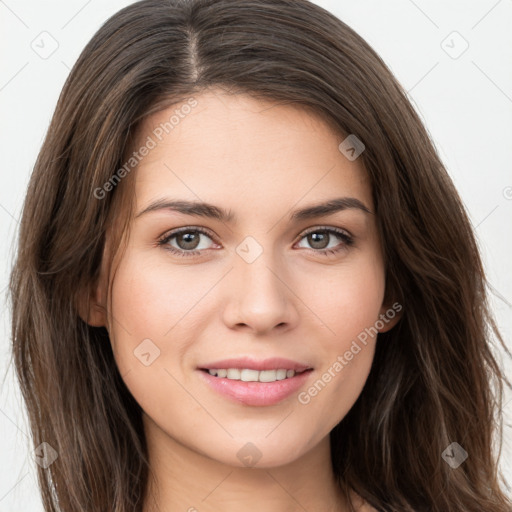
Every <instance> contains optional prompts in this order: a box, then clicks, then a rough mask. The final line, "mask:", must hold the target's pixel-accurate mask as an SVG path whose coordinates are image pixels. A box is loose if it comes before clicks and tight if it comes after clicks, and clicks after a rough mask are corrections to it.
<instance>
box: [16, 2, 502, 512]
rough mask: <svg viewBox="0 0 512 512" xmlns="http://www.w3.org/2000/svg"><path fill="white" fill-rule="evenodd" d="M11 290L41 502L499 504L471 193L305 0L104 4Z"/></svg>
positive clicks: (53, 506) (496, 510)
mask: <svg viewBox="0 0 512 512" xmlns="http://www.w3.org/2000/svg"><path fill="white" fill-rule="evenodd" d="M194 238H195V239H194ZM325 242H327V244H325ZM189 244H190V245H189ZM205 244H206V245H205ZM11 295H12V303H13V352H14V358H15V364H16V369H17V374H18V377H19V380H20V383H21V388H22V391H23V394H24V397H25V400H26V402H27V406H28V411H29V416H30V421H31V428H32V432H33V435H34V441H35V447H37V449H38V450H39V451H40V452H41V453H42V458H43V463H42V464H40V469H39V478H40V486H41V491H42V496H43V500H44V505H45V508H46V510H48V511H50V510H65V511H66V512H68V511H75V510H76V511H78V510H80V511H83V510H95V511H96V510H115V511H116V512H125V511H128V510H130V511H132V510H137V511H143V512H150V511H153V510H159V511H161V512H166V511H171V510H172V511H174V510H189V511H193V510H198V511H203V510H224V511H228V512H229V511H230V510H232V509H235V508H237V509H240V508H243V509H244V510H248V511H250V510H266V511H284V510H308V511H326V510H337V511H343V512H345V511H354V510H359V511H368V510H379V511H404V512H405V511H439V512H441V511H442V512H451V511H463V510H464V511H475V512H476V511H479V512H480V511H482V510H485V511H492V512H504V511H510V510H511V502H510V500H509V498H508V497H507V496H506V495H505V493H504V491H503V490H502V489H501V487H500V485H501V484H500V481H499V475H498V465H497V460H496V457H495V454H494V453H493V452H492V440H493V434H494V429H495V427H496V425H495V419H494V415H495V413H496V412H497V411H498V410H499V409H500V406H501V400H502V395H501V394H502V385H503V384H502V381H503V380H504V375H503V374H502V373H501V370H500V368H499V365H498V364H497V362H496V360H495V359H494V357H493V354H492V350H491V345H490V335H491V332H494V333H495V334H496V335H497V336H498V339H500V341H501V338H500V337H499V332H498V331H497V329H496V326H495V324H494V321H493V318H492V316H491V314H490V311H489V308H488V305H487V299H486V281H485V276H484V272H483V268H482V264H481V260H480V256H479V253H478V249H477V245H476V242H475V238H474V235H473V232H472V228H471V224H470V222H469V220H468V217H467V214H466V212H465V210H464V208H463V205H462V203H461V200H460V198H459V196H458V195H457V192H456V191H455V189H454V187H453V184H452V182H451V180H450V178H449V176H448V174H447V173H446V170H445V169H444V167H443V165H442V163H441V161H440V159H439V157H438V155H437V154H436V152H435V150H434V148H433V145H432V143H431V141H430V140H429V137H428V135H427V132H426V130H425V128H424V127H423V125H422V123H421V121H420V120H419V118H418V116H417V114H416V113H415V111H414V109H413V108H412V107H411V105H410V103H409V101H408V99H407V96H406V94H405V92H404V91H403V90H402V89H401V87H400V86H399V84H398V83H397V81H396V80H395V78H394V77H393V76H392V74H391V73H390V71H389V70H388V68H387V67H386V66H385V64H384V63H383V62H382V60H381V59H380V58H379V57H378V56H377V55H376V54H375V52H374V51H373V50H372V49H371V48H370V47H369V46H368V44H367V43H366V42H365V41H364V40H362V39H361V38H360V37H359V36H358V35H357V34H356V33H354V32H353V31H352V30H351V29H350V28H349V27H347V26H346V25H345V24H344V23H343V22H341V21H340V20H339V19H337V18H336V17H334V16H333V15H331V14H329V13H328V12H326V11H325V10H323V9H321V8H320V7H318V6H315V5H313V4H311V3H309V2H307V1H305V0H300V1H291V0H254V1H247V2H237V1H236V0H220V1H214V0H192V1H186V2H185V1H171V2H161V1H156V0H143V1H141V2H137V3H135V4H133V5H131V6H129V7H127V8H125V9H123V10H121V11H120V12H118V13H117V14H116V15H114V16H113V17H112V18H111V19H110V20H108V21H107V22H106V23H105V25H104V26H103V27H101V28H100V30H99V31H98V32H97V34H96V35H95V36H94V37H93V38H92V40H91V41H90V42H89V44H88V45H87V46H86V48H85V49H84V51H83V52H82V54H81V56H80V57H79V59H78V61H77V63H76V64H75V66H74V68H73V70H72V72H71V74H70V76H69V78H68V81H67V83H66V84H65V87H64V90H63V91H62V94H61V97H60V99H59V102H58V105H57V108H56V111H55V114H54V117H53V119H52V123H51V126H50V128H49V132H48V135H47V138H46V140H45V142H44V145H43V148H42V149H41V152H40V155H39V158H38V160H37V163H36V166H35V169H34V172H33V175H32V178H31V181H30V186H29V190H28V193H27V198H26V203H25V207H24V212H23V218H22V222H21V227H20V239H19V251H18V257H17V261H16V265H15V268H14V269H13V273H12V278H11ZM502 343H503V342H502ZM507 382H508V381H507ZM493 385H494V386H493Z"/></svg>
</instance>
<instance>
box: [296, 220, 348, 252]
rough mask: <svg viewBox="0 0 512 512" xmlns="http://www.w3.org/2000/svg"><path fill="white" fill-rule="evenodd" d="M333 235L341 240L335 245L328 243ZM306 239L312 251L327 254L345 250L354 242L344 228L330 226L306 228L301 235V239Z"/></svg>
mask: <svg viewBox="0 0 512 512" xmlns="http://www.w3.org/2000/svg"><path fill="white" fill-rule="evenodd" d="M333 235H334V237H336V238H338V239H340V240H342V242H341V243H338V244H337V245H334V246H333V245H331V246H330V245H329V242H330V241H331V240H332V238H333ZM303 239H306V241H307V242H308V243H309V244H310V245H311V246H312V247H313V250H314V252H317V253H320V254H322V255H325V256H327V255H328V254H336V253H338V252H340V251H342V250H346V249H347V248H348V247H349V246H351V245H352V244H353V243H354V240H353V238H352V237H351V236H350V235H349V234H348V233H347V232H346V231H344V230H342V229H338V228H331V227H316V228H312V229H310V230H308V231H307V232H306V233H305V234H303V235H302V237H301V241H302V240H303ZM333 247H334V248H333Z"/></svg>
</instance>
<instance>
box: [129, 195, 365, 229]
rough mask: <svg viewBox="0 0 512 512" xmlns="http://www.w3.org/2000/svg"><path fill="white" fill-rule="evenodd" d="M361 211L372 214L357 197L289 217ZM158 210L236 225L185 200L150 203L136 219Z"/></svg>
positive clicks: (214, 209) (230, 217) (229, 216)
mask: <svg viewBox="0 0 512 512" xmlns="http://www.w3.org/2000/svg"><path fill="white" fill-rule="evenodd" d="M354 209H355V210H361V211H363V212H365V213H369V214H372V215H373V213H372V212H371V211H370V209H369V208H368V207H367V206H366V205H365V204H363V203H362V202H361V201H360V200H359V199H356V198H355V197H338V198H334V199H329V200H328V201H326V202H323V203H319V204H315V205H311V206H307V207H305V208H301V209H299V210H295V211H293V212H292V213H291V214H290V215H289V220H290V221H291V222H300V221H302V220H306V219H315V218H317V217H324V216H327V215H332V214H333V213H336V212H339V211H343V210H354ZM158 210H171V211H176V212H179V213H183V214H185V215H195V216H198V217H207V218H211V219H216V220H219V221H221V222H226V223H236V222H237V218H236V215H235V214H234V213H233V212H232V211H231V210H225V209H224V208H221V207H219V206H215V205H213V204H210V203H205V202H201V201H184V200H170V199H157V200H156V201H153V202H152V203H150V204H149V205H148V206H147V207H146V208H144V209H143V210H142V211H140V212H139V213H138V214H137V215H136V216H135V218H138V217H140V216H141V215H144V214H146V213H149V212H154V211H158Z"/></svg>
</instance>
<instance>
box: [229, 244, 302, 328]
mask: <svg viewBox="0 0 512 512" xmlns="http://www.w3.org/2000/svg"><path fill="white" fill-rule="evenodd" d="M235 256H236V255H235ZM287 277H288V276H287V274H286V272H284V271H283V269H282V267H280V266H278V265H277V264H276V260H275V259H273V258H272V257H271V254H270V251H269V254H267V252H266V251H264V252H263V253H262V254H261V255H260V256H259V257H258V258H257V259H256V260H255V261H253V262H252V263H248V262H246V261H244V260H243V259H242V258H239V257H238V256H236V258H235V263H234V268H233V270H232V271H231V272H230V276H229V282H227V283H226V286H227V287H228V292H227V295H228V297H229V298H228V301H227V306H226V308H225V310H224V322H225V323H226V325H227V326H228V327H229V328H231V329H236V330H246V331H252V332H253V334H262V335H263V334H268V333H270V332H271V331H272V330H279V331H280V332H282V331H285V330H288V329H291V328H293V327H294V326H295V325H296V324H297V322H298V318H299V314H298V311H297V301H299V299H298V298H297V296H296V294H294V292H293V289H292V288H293V286H291V285H290V283H289V281H290V278H289V277H288V279H287ZM287 281H288V282H287Z"/></svg>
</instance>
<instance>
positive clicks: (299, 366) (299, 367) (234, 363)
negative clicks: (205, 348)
mask: <svg viewBox="0 0 512 512" xmlns="http://www.w3.org/2000/svg"><path fill="white" fill-rule="evenodd" d="M199 368H200V369H201V370H217V369H219V368H225V369H228V368H247V369H249V370H258V371H261V370H280V369H285V370H295V371H296V372H302V371H304V370H309V369H311V368H312V366H311V365H308V364H304V363H299V362H297V361H292V360H291V359H284V358H282V357H272V358H269V359H262V360H257V359H253V358H251V357H237V358H230V359H222V360H219V361H214V362H213V363H207V364H205V365H202V366H199Z"/></svg>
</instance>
